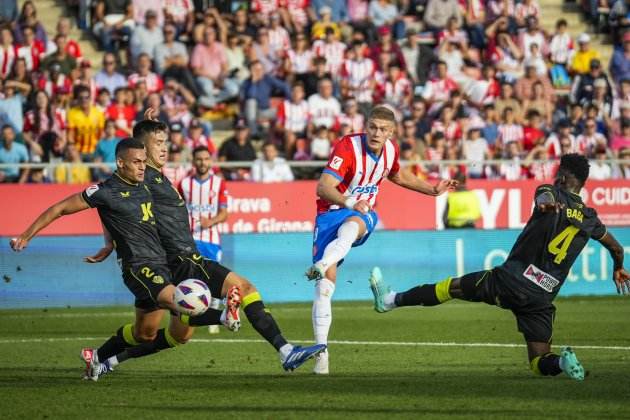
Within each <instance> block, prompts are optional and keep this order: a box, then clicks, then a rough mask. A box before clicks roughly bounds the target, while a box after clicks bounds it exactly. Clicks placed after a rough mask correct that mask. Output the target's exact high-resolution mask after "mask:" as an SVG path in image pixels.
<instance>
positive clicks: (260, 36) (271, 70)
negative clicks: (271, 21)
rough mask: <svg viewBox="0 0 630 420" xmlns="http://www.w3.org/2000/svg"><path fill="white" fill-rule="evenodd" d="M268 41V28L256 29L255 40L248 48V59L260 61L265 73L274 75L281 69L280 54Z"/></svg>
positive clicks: (281, 54)
mask: <svg viewBox="0 0 630 420" xmlns="http://www.w3.org/2000/svg"><path fill="white" fill-rule="evenodd" d="M283 55H284V53H280V52H279V51H277V50H275V49H274V48H273V46H272V45H271V43H270V42H269V29H268V28H267V27H265V26H263V27H261V28H259V29H258V33H257V34H256V40H255V41H254V42H253V43H252V45H251V47H250V49H249V61H250V62H252V61H260V62H261V63H262V65H263V67H264V69H265V73H266V74H271V75H275V74H277V73H278V72H279V71H280V70H281V69H282V56H283Z"/></svg>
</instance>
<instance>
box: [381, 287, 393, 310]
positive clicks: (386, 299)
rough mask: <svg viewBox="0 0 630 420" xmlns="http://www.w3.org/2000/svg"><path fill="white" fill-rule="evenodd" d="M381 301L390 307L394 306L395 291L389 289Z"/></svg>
mask: <svg viewBox="0 0 630 420" xmlns="http://www.w3.org/2000/svg"><path fill="white" fill-rule="evenodd" d="M383 302H384V303H385V305H387V306H389V307H391V308H395V307H396V292H394V291H391V292H389V293H388V294H386V295H385V297H384V298H383Z"/></svg>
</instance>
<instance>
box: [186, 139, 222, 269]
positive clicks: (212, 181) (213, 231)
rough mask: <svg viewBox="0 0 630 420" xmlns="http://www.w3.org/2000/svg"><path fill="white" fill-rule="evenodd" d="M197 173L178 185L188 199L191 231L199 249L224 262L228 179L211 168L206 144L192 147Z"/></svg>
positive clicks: (212, 258) (205, 254)
mask: <svg viewBox="0 0 630 420" xmlns="http://www.w3.org/2000/svg"><path fill="white" fill-rule="evenodd" d="M192 157H193V167H194V168H195V174H194V175H190V176H187V177H186V178H184V179H183V180H182V182H181V183H180V184H179V192H180V194H181V195H182V198H183V199H184V200H185V201H186V206H187V207H188V214H189V216H190V218H189V219H190V230H191V232H192V235H193V238H194V239H195V244H196V245H197V249H198V250H199V252H200V253H201V255H203V256H204V257H206V258H208V259H211V260H212V261H216V262H221V258H222V256H223V252H222V250H221V235H220V233H219V226H218V224H219V223H222V222H225V221H226V220H227V218H228V209H227V204H228V203H227V191H226V189H225V181H224V180H223V178H221V177H220V176H217V175H215V174H214V172H213V171H212V168H211V165H212V155H211V154H210V151H209V150H208V148H207V147H205V146H198V147H196V148H195V149H194V150H193V153H192Z"/></svg>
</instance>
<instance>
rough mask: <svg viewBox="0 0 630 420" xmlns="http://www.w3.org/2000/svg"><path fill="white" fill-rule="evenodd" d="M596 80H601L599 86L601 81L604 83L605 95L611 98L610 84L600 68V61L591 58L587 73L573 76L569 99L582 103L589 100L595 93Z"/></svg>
mask: <svg viewBox="0 0 630 420" xmlns="http://www.w3.org/2000/svg"><path fill="white" fill-rule="evenodd" d="M597 80H601V82H600V86H601V83H604V86H605V87H606V96H607V97H608V98H610V99H612V93H613V90H612V86H611V85H610V82H609V81H608V77H606V74H605V73H604V71H603V69H602V65H601V62H600V61H599V59H593V60H591V63H590V65H589V71H588V73H585V74H580V75H578V76H576V77H575V79H574V81H573V86H572V88H571V96H570V98H571V101H572V102H579V103H581V104H582V105H584V104H586V103H589V102H591V101H592V100H593V96H594V93H595V82H596V81H597Z"/></svg>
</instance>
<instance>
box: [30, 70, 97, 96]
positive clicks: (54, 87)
mask: <svg viewBox="0 0 630 420" xmlns="http://www.w3.org/2000/svg"><path fill="white" fill-rule="evenodd" d="M37 88H38V89H40V90H43V91H45V92H46V93H47V94H48V97H53V96H55V95H58V94H60V93H69V92H72V80H71V79H70V78H69V77H68V76H66V75H65V74H59V76H57V80H55V81H54V82H53V81H52V80H50V78H48V77H45V76H43V75H42V76H41V77H40V78H39V80H38V81H37ZM91 97H92V98H94V96H91Z"/></svg>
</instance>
